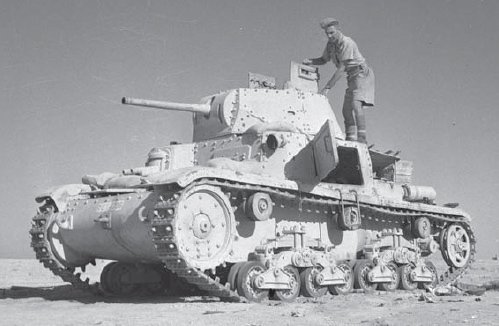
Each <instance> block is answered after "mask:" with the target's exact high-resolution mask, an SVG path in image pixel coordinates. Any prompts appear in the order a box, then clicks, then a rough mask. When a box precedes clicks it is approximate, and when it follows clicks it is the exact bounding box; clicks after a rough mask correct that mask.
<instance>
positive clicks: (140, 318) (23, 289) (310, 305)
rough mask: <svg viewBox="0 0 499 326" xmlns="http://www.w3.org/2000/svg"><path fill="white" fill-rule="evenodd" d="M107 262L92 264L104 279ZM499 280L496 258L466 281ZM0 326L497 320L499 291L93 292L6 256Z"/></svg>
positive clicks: (93, 276)
mask: <svg viewBox="0 0 499 326" xmlns="http://www.w3.org/2000/svg"><path fill="white" fill-rule="evenodd" d="M104 263H105V262H103V261H99V262H98V264H97V266H96V267H92V268H89V269H87V271H86V273H85V275H86V276H87V277H89V278H90V281H91V283H92V282H95V281H98V277H99V273H100V269H101V268H102V266H103V265H104ZM498 279H499V262H498V261H497V260H479V261H476V262H475V263H474V265H473V266H472V268H471V269H470V270H469V272H468V273H467V274H466V276H465V277H463V278H462V279H461V280H460V281H461V282H465V283H470V284H477V285H480V284H486V283H489V284H490V282H493V283H494V282H497V280H498ZM0 316H1V318H0V325H102V326H111V325H218V326H223V325H248V326H249V325H255V326H256V325H307V326H310V325H454V324H470V325H498V324H499V291H498V290H497V289H490V290H487V291H486V292H485V293H484V294H482V295H480V296H476V295H469V294H455V295H448V296H436V295H434V294H431V293H425V292H424V291H423V290H416V291H414V292H407V291H401V290H397V291H394V292H382V291H376V292H374V293H370V294H365V293H361V292H355V293H352V294H349V295H346V296H332V295H329V294H328V295H326V296H324V297H322V298H319V299H309V298H303V297H300V298H298V299H297V301H296V302H294V303H282V302H280V301H274V300H267V301H264V302H263V303H260V304H257V303H227V302H220V300H219V299H218V298H212V297H200V296H194V297H166V296H156V297H134V298H116V297H105V296H95V295H93V294H91V293H87V292H82V291H80V290H75V289H73V288H72V287H71V285H68V284H66V283H63V282H62V281H61V280H59V279H58V278H57V277H56V276H54V275H52V273H51V272H50V271H49V270H47V269H45V268H44V267H43V266H42V265H41V264H40V263H38V261H36V260H34V259H33V260H15V259H4V260H0Z"/></svg>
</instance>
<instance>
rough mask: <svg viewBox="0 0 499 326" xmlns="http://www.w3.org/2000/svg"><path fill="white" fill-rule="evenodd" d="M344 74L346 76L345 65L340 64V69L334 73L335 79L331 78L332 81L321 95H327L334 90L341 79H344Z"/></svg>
mask: <svg viewBox="0 0 499 326" xmlns="http://www.w3.org/2000/svg"><path fill="white" fill-rule="evenodd" d="M344 74H345V65H344V64H343V63H340V65H339V66H338V69H336V71H335V72H334V74H333V77H331V79H330V80H329V81H328V82H327V84H326V86H324V88H323V89H322V91H321V94H322V95H327V93H328V92H329V90H330V89H331V88H333V87H334V85H336V82H337V81H338V80H340V78H341V77H343V75H344Z"/></svg>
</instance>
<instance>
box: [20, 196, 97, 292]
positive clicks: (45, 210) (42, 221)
mask: <svg viewBox="0 0 499 326" xmlns="http://www.w3.org/2000/svg"><path fill="white" fill-rule="evenodd" d="M54 210H55V206H54V205H53V204H51V203H46V204H45V205H43V206H42V207H40V209H39V212H38V214H37V215H35V216H34V217H33V219H32V223H31V224H32V225H31V229H30V231H29V233H30V234H31V247H32V248H33V250H34V251H35V253H36V259H38V260H39V261H40V262H41V263H42V264H43V266H44V267H45V268H48V269H50V270H51V271H52V273H54V275H56V276H59V277H60V278H61V279H62V280H63V281H64V282H68V283H71V285H72V286H73V287H74V288H76V289H80V290H93V289H94V287H92V286H91V285H90V284H89V279H88V278H87V279H86V280H85V281H83V280H82V279H81V274H80V273H75V268H72V267H66V266H64V265H62V264H61V263H60V262H59V261H58V260H57V258H56V257H55V255H54V254H53V252H52V248H51V246H50V243H49V241H48V239H47V230H48V228H49V226H50V224H51V222H52V221H53V216H54V215H55V213H54Z"/></svg>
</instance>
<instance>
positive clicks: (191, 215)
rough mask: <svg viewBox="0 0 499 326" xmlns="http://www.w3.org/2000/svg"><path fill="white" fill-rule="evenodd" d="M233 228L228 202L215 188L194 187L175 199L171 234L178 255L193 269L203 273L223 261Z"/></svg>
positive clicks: (227, 251) (231, 237)
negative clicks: (175, 206)
mask: <svg viewBox="0 0 499 326" xmlns="http://www.w3.org/2000/svg"><path fill="white" fill-rule="evenodd" d="M234 225H235V220H234V213H233V212H232V207H231V204H230V202H229V199H228V198H227V197H226V196H225V194H224V193H223V192H222V191H221V190H220V189H219V188H217V187H213V186H208V185H198V186H195V187H193V188H191V189H189V190H187V191H186V192H185V193H183V194H182V196H181V198H180V199H179V203H178V210H177V217H176V224H175V225H174V228H176V230H175V235H176V238H177V240H178V248H179V251H180V253H181V254H182V256H183V258H184V259H185V260H186V261H187V263H188V264H189V265H191V266H193V267H196V268H199V269H201V270H206V269H211V268H214V267H216V266H218V265H220V264H222V263H224V262H225V260H226V258H227V257H228V255H229V252H230V250H231V246H232V241H233V234H235V231H234Z"/></svg>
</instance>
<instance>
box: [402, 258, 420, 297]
mask: <svg viewBox="0 0 499 326" xmlns="http://www.w3.org/2000/svg"><path fill="white" fill-rule="evenodd" d="M414 268H415V267H414V265H412V264H406V265H402V266H400V268H399V274H400V288H401V289H403V290H407V291H413V290H416V289H417V288H418V283H417V282H414V281H413V280H412V277H411V273H412V272H413V271H414Z"/></svg>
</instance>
